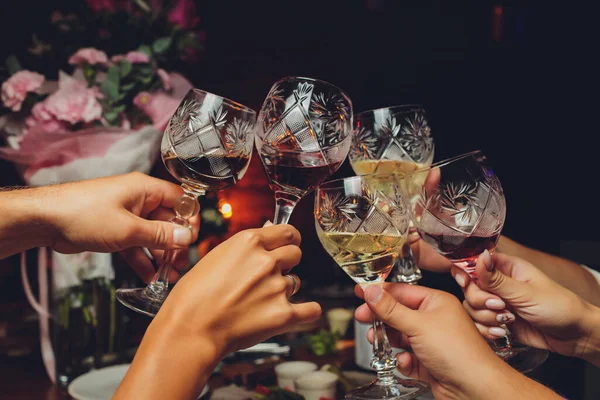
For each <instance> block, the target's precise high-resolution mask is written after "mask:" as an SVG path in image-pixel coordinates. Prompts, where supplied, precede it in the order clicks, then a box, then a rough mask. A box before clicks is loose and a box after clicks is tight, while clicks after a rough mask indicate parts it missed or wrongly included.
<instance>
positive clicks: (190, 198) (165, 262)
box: [144, 186, 201, 301]
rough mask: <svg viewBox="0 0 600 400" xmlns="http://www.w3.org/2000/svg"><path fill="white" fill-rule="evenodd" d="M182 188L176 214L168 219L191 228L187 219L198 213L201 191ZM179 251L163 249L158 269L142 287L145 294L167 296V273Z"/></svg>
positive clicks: (161, 297) (156, 296)
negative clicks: (182, 191) (198, 192)
mask: <svg viewBox="0 0 600 400" xmlns="http://www.w3.org/2000/svg"><path fill="white" fill-rule="evenodd" d="M183 189H184V191H185V193H184V195H183V196H181V197H180V198H179V199H177V202H176V203H175V207H174V211H175V214H176V215H175V216H174V217H173V218H171V219H170V222H172V223H174V224H177V225H181V226H184V227H186V228H189V229H191V226H190V223H189V221H188V219H189V218H191V217H193V216H195V215H197V214H198V213H199V211H200V204H199V203H198V199H197V196H198V195H200V194H201V193H200V194H197V193H194V192H191V191H190V190H188V189H187V187H186V186H183ZM179 251H180V250H179V249H174V250H165V252H164V253H163V257H162V260H161V262H160V265H159V266H158V271H156V274H155V275H154V278H152V281H151V282H150V283H149V284H148V285H147V286H146V288H145V289H144V295H145V296H147V297H149V298H151V299H154V300H159V301H162V300H164V299H165V298H166V297H167V293H168V291H169V273H170V272H171V268H173V264H174V263H175V259H176V257H177V254H178V253H179Z"/></svg>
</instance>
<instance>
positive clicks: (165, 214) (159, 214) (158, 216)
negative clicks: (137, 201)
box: [146, 207, 200, 242]
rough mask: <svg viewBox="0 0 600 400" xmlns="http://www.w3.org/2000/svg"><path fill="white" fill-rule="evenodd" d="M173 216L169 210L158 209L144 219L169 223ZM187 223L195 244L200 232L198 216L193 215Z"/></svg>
mask: <svg viewBox="0 0 600 400" xmlns="http://www.w3.org/2000/svg"><path fill="white" fill-rule="evenodd" d="M175 215H176V214H175V212H174V211H173V209H171V208H166V207H158V208H156V209H155V210H153V211H152V212H151V213H150V214H148V216H147V217H146V219H150V220H153V221H171V219H172V218H173V217H175ZM188 222H189V224H190V227H191V228H192V242H195V241H196V240H197V239H198V233H199V231H200V215H198V214H196V215H194V216H193V217H192V218H190V219H189V220H188Z"/></svg>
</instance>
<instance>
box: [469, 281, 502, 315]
mask: <svg viewBox="0 0 600 400" xmlns="http://www.w3.org/2000/svg"><path fill="white" fill-rule="evenodd" d="M463 293H464V296H465V300H466V301H467V302H468V303H469V305H470V306H471V307H472V308H474V309H478V310H485V309H488V310H496V311H501V310H504V309H505V308H506V303H505V302H504V300H502V299H501V298H500V297H498V296H496V295H495V294H492V293H488V292H486V291H484V290H482V289H481V288H480V287H479V286H477V284H476V283H475V282H473V281H469V283H468V284H467V287H466V288H465V289H463Z"/></svg>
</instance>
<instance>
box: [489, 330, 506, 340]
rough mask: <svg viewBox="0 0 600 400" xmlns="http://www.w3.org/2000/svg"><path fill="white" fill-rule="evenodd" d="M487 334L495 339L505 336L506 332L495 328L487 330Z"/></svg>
mask: <svg viewBox="0 0 600 400" xmlns="http://www.w3.org/2000/svg"><path fill="white" fill-rule="evenodd" d="M488 332H489V334H490V335H492V336H494V337H497V338H501V337H504V336H506V331H505V330H504V329H502V328H497V327H493V328H488Z"/></svg>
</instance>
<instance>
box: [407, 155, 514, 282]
mask: <svg viewBox="0 0 600 400" xmlns="http://www.w3.org/2000/svg"><path fill="white" fill-rule="evenodd" d="M406 191H407V192H408V193H409V194H410V199H411V200H412V201H413V202H414V206H413V207H411V210H412V212H413V223H414V225H415V227H416V229H417V231H418V232H419V236H420V237H421V238H422V239H423V241H425V243H427V244H428V245H430V246H431V247H433V248H434V249H435V250H437V251H438V252H439V253H440V254H442V255H443V256H445V257H446V258H448V259H449V260H450V261H451V262H452V263H453V264H454V265H456V266H458V267H460V268H462V269H463V270H465V271H466V272H467V273H468V274H469V275H471V276H472V277H475V264H476V263H477V258H478V257H479V255H480V254H481V253H483V252H484V250H488V251H489V252H491V253H493V251H494V249H495V248H496V244H497V243H498V239H499V238H500V232H501V231H502V227H503V226H504V220H505V218H506V201H505V198H504V192H503V190H502V186H501V184H500V181H499V179H498V178H497V177H496V175H495V174H494V172H493V171H492V170H491V169H490V168H489V166H488V165H487V163H486V158H485V156H484V155H483V153H482V152H481V151H473V152H470V153H466V154H463V155H460V156H457V157H454V158H451V159H449V160H445V161H441V162H439V163H436V164H433V165H431V166H430V167H428V168H426V169H425V170H423V171H420V172H415V173H412V174H409V175H408V177H407V186H406Z"/></svg>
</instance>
